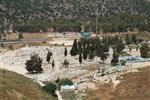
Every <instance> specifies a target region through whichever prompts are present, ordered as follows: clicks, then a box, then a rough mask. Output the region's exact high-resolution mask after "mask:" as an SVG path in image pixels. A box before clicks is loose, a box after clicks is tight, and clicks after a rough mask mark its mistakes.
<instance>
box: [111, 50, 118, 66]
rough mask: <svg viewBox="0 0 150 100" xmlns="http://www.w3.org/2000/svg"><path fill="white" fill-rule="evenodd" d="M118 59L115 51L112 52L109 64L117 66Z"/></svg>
mask: <svg viewBox="0 0 150 100" xmlns="http://www.w3.org/2000/svg"><path fill="white" fill-rule="evenodd" d="M118 58H119V55H118V54H117V52H116V50H114V53H113V58H112V60H111V64H112V65H113V66H115V65H117V64H118V61H119V60H118Z"/></svg>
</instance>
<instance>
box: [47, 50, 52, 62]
mask: <svg viewBox="0 0 150 100" xmlns="http://www.w3.org/2000/svg"><path fill="white" fill-rule="evenodd" d="M52 55H53V54H52V52H51V51H48V53H47V57H46V61H47V62H48V63H49V62H50V59H51V56H52Z"/></svg>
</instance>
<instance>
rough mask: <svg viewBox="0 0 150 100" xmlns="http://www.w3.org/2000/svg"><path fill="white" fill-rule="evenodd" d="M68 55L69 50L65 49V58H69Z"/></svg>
mask: <svg viewBox="0 0 150 100" xmlns="http://www.w3.org/2000/svg"><path fill="white" fill-rule="evenodd" d="M67 54H68V51H67V48H66V47H65V51H64V55H65V57H66V56H67Z"/></svg>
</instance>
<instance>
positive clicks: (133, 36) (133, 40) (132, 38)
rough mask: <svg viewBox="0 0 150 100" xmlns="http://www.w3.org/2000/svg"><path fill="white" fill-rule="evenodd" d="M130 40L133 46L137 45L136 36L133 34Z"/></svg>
mask: <svg viewBox="0 0 150 100" xmlns="http://www.w3.org/2000/svg"><path fill="white" fill-rule="evenodd" d="M131 40H132V42H133V43H134V44H136V43H137V38H136V35H135V34H133V35H132V37H131Z"/></svg>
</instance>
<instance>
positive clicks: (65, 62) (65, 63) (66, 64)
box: [63, 59, 69, 68]
mask: <svg viewBox="0 0 150 100" xmlns="http://www.w3.org/2000/svg"><path fill="white" fill-rule="evenodd" d="M63 65H65V66H66V67H67V68H68V65H69V62H68V61H67V60H66V59H65V60H64V63H63Z"/></svg>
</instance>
